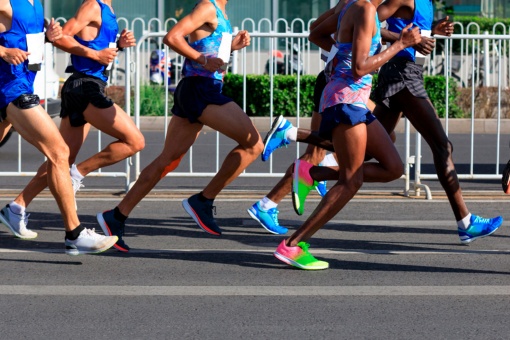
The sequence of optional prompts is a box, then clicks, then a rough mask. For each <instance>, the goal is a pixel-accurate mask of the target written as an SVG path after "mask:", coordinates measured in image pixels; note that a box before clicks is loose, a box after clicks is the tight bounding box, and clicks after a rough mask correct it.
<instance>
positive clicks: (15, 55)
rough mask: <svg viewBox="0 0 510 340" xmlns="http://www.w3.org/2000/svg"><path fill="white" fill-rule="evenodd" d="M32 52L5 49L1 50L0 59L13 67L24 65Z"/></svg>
mask: <svg viewBox="0 0 510 340" xmlns="http://www.w3.org/2000/svg"><path fill="white" fill-rule="evenodd" d="M29 55H30V52H26V51H23V50H20V49H19V48H4V49H2V50H0V58H2V59H3V60H5V62H6V63H8V64H11V65H19V64H22V63H23V62H24V61H25V60H27V59H28V56H29Z"/></svg>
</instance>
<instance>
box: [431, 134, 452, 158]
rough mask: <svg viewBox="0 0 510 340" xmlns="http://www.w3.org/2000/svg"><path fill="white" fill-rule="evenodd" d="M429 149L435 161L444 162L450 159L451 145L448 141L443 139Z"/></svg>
mask: <svg viewBox="0 0 510 340" xmlns="http://www.w3.org/2000/svg"><path fill="white" fill-rule="evenodd" d="M431 149H432V153H433V154H434V157H435V158H436V159H440V160H442V161H444V162H446V161H447V160H448V159H450V158H451V157H452V153H453V145H452V143H451V142H450V141H449V140H448V139H445V140H444V141H443V142H441V143H436V144H434V145H433V146H432V147H431Z"/></svg>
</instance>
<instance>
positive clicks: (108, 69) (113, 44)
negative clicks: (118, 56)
mask: <svg viewBox="0 0 510 340" xmlns="http://www.w3.org/2000/svg"><path fill="white" fill-rule="evenodd" d="M108 48H117V43H116V42H111V43H109V44H108ZM114 62H115V59H114V60H113V61H112V62H111V63H109V64H108V66H107V67H106V71H110V70H111V69H112V66H113V63H114Z"/></svg>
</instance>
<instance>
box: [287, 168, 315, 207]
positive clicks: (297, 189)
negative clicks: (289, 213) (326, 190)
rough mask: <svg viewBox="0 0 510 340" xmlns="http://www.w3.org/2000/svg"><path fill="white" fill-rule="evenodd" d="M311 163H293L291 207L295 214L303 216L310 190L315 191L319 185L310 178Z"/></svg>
mask: <svg viewBox="0 0 510 340" xmlns="http://www.w3.org/2000/svg"><path fill="white" fill-rule="evenodd" d="M312 166H313V164H312V163H308V162H307V161H303V160H299V159H298V160H296V161H295V162H294V171H293V172H294V173H293V175H292V205H293V206H294V210H295V211H296V214H298V215H303V213H304V212H305V200H306V197H307V196H308V194H309V193H310V190H312V189H315V187H316V186H317V185H318V184H319V183H318V182H317V181H314V180H313V178H312V176H310V168H311V167H312Z"/></svg>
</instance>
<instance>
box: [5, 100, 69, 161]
mask: <svg viewBox="0 0 510 340" xmlns="http://www.w3.org/2000/svg"><path fill="white" fill-rule="evenodd" d="M7 121H9V122H10V123H11V124H12V126H13V127H14V129H15V130H16V131H17V132H18V133H19V134H20V135H21V137H23V139H25V140H26V141H27V142H29V143H30V144H32V145H33V146H35V147H36V148H37V149H38V150H39V151H41V152H42V153H43V154H44V155H46V156H47V155H48V154H50V153H52V152H55V150H57V149H59V148H61V147H62V146H64V145H65V142H64V140H63V138H62V135H61V134H60V132H59V131H58V128H57V126H56V125H55V123H54V122H53V120H52V119H51V118H50V116H49V115H48V113H46V111H44V109H43V108H42V106H40V105H38V106H35V107H33V108H30V109H26V110H21V109H19V108H17V107H16V106H14V105H13V104H9V106H8V107H7Z"/></svg>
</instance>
